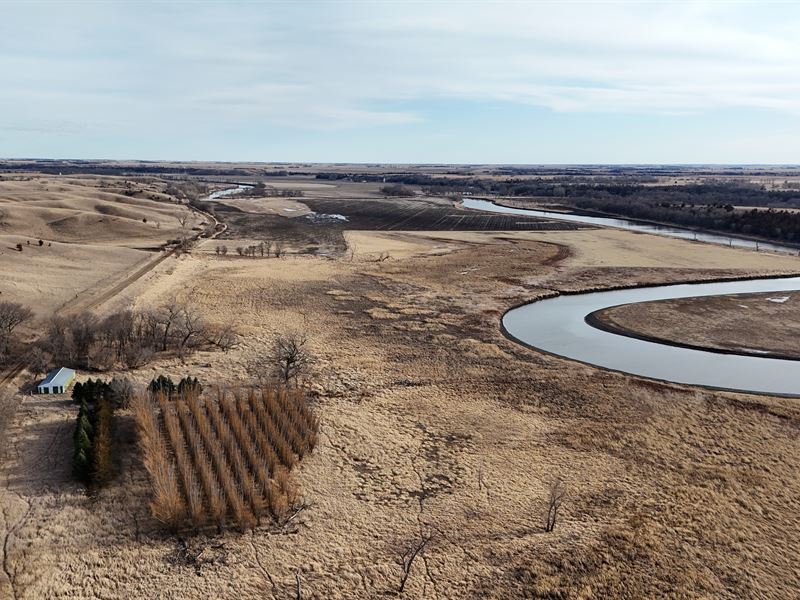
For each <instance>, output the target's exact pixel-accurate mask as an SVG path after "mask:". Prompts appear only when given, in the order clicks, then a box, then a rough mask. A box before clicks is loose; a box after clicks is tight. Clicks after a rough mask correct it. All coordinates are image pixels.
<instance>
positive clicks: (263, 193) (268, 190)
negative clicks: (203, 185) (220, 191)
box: [233, 181, 303, 198]
mask: <svg viewBox="0 0 800 600" xmlns="http://www.w3.org/2000/svg"><path fill="white" fill-rule="evenodd" d="M302 195H303V190H296V189H295V190H291V189H278V188H274V187H272V186H268V185H267V184H265V183H264V182H263V181H259V182H258V183H256V184H255V185H254V186H252V187H249V188H245V189H243V190H242V191H241V192H239V193H238V194H235V195H234V196H233V197H234V198H299V197H301V196H302Z"/></svg>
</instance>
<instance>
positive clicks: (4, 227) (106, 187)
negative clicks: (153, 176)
mask: <svg viewBox="0 0 800 600" xmlns="http://www.w3.org/2000/svg"><path fill="white" fill-rule="evenodd" d="M164 187H165V185H164V182H162V181H158V180H149V179H148V180H127V179H123V178H113V177H54V176H48V175H32V176H19V175H18V176H3V178H2V179H0V278H2V281H3V284H2V286H0V297H2V299H3V300H9V301H14V302H21V303H23V304H26V305H31V306H33V308H34V309H35V311H36V312H37V314H39V315H40V316H47V315H48V314H50V313H52V312H53V311H54V310H56V309H58V308H60V307H62V306H63V305H64V304H65V303H67V302H75V300H76V298H79V299H80V298H81V297H82V296H83V295H86V296H88V295H92V294H94V293H95V292H96V291H97V290H98V289H102V288H105V287H107V286H109V285H113V284H114V282H115V281H116V280H117V279H118V278H120V277H124V276H125V275H126V274H128V273H130V272H132V271H135V270H136V269H137V268H141V266H143V265H145V264H147V263H148V262H149V261H152V260H153V259H154V258H156V254H154V252H155V251H157V250H158V249H160V248H161V247H162V246H163V245H164V243H165V242H167V240H170V239H174V238H177V237H179V235H180V229H181V228H180V225H179V223H178V217H179V216H181V215H184V214H191V213H189V210H188V208H186V207H185V206H179V205H177V204H175V203H174V202H173V201H172V200H171V198H170V197H169V196H168V195H166V194H165V193H164ZM201 222H202V219H201V218H198V217H197V216H195V215H194V214H191V217H190V220H189V222H188V223H187V227H189V228H190V229H191V227H197V226H199V225H200V223H201ZM39 240H41V241H42V245H41V246H40V245H39ZM17 244H21V245H22V251H21V252H20V251H19V250H17Z"/></svg>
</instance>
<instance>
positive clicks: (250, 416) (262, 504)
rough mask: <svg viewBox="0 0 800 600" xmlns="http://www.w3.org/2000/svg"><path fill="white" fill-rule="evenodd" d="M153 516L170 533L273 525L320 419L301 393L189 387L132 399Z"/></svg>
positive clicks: (291, 500) (293, 500)
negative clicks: (267, 521)
mask: <svg viewBox="0 0 800 600" xmlns="http://www.w3.org/2000/svg"><path fill="white" fill-rule="evenodd" d="M133 409H134V416H135V418H136V421H137V423H138V428H139V433H140V442H141V445H142V452H143V458H144V464H145V467H146V468H147V471H148V472H149V474H150V480H151V483H152V487H153V501H152V503H151V509H152V513H153V516H154V517H155V518H156V519H158V520H159V521H162V522H164V523H165V524H167V525H168V526H169V527H170V528H172V529H178V528H181V527H186V526H187V525H189V526H192V527H202V526H205V525H209V524H214V525H216V526H217V528H218V529H222V527H224V526H225V525H226V524H231V525H235V526H237V527H239V528H240V529H241V530H243V531H244V530H247V529H250V528H252V527H255V526H256V524H258V523H260V522H261V520H262V518H263V517H264V516H271V517H272V519H274V520H275V521H277V522H280V521H282V520H283V519H284V518H286V516H287V514H288V511H289V510H290V508H291V507H292V506H295V505H296V504H297V503H298V502H299V490H298V487H297V485H296V483H295V482H294V479H293V477H292V475H291V469H292V467H294V466H295V465H296V464H297V463H298V462H299V460H300V459H301V458H302V457H303V456H305V455H306V454H308V453H309V452H310V451H311V450H312V449H313V448H314V445H315V444H316V441H317V431H318V428H319V422H318V420H317V417H316V415H314V414H313V412H312V411H311V409H310V408H309V406H308V404H307V402H306V400H305V397H304V396H303V394H302V391H301V390H284V389H259V390H250V391H247V392H245V391H243V390H237V391H235V392H229V391H225V390H217V392H216V397H211V396H210V395H209V396H205V397H201V396H200V394H199V393H197V392H196V391H195V390H192V389H189V390H186V391H184V392H183V393H181V394H175V395H173V396H172V397H168V396H166V395H164V394H157V395H155V396H140V397H137V398H136V399H135V401H134V402H133Z"/></svg>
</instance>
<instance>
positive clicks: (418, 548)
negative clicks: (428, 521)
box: [398, 533, 433, 594]
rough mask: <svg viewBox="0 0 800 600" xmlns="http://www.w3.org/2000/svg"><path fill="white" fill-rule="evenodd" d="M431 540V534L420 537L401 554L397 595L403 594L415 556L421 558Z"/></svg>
mask: <svg viewBox="0 0 800 600" xmlns="http://www.w3.org/2000/svg"><path fill="white" fill-rule="evenodd" d="M432 539H433V534H431V533H426V534H423V535H422V536H420V537H419V538H418V539H415V540H414V541H413V542H412V543H411V544H410V545H409V546H408V548H407V549H406V550H405V552H403V555H402V556H401V557H400V568H401V569H402V571H403V572H402V575H401V576H400V589H399V590H398V591H399V593H401V594H402V593H403V590H404V589H405V587H406V582H407V581H408V576H409V575H411V567H413V566H414V560H415V559H416V558H417V556H421V555H422V554H424V553H425V548H426V547H427V546H428V544H429V543H430V541H431V540H432Z"/></svg>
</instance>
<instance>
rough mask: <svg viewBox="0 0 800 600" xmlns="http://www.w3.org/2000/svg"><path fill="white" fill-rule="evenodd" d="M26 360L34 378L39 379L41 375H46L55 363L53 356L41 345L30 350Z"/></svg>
mask: <svg viewBox="0 0 800 600" xmlns="http://www.w3.org/2000/svg"><path fill="white" fill-rule="evenodd" d="M25 362H26V364H27V365H28V371H30V373H31V375H33V377H34V379H38V378H39V376H40V375H44V374H45V373H47V371H49V370H50V367H51V366H52V364H53V357H52V356H51V355H50V353H49V352H46V351H45V350H44V349H42V348H40V347H39V346H34V347H33V348H31V349H30V351H29V352H28V356H27V357H26V358H25Z"/></svg>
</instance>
